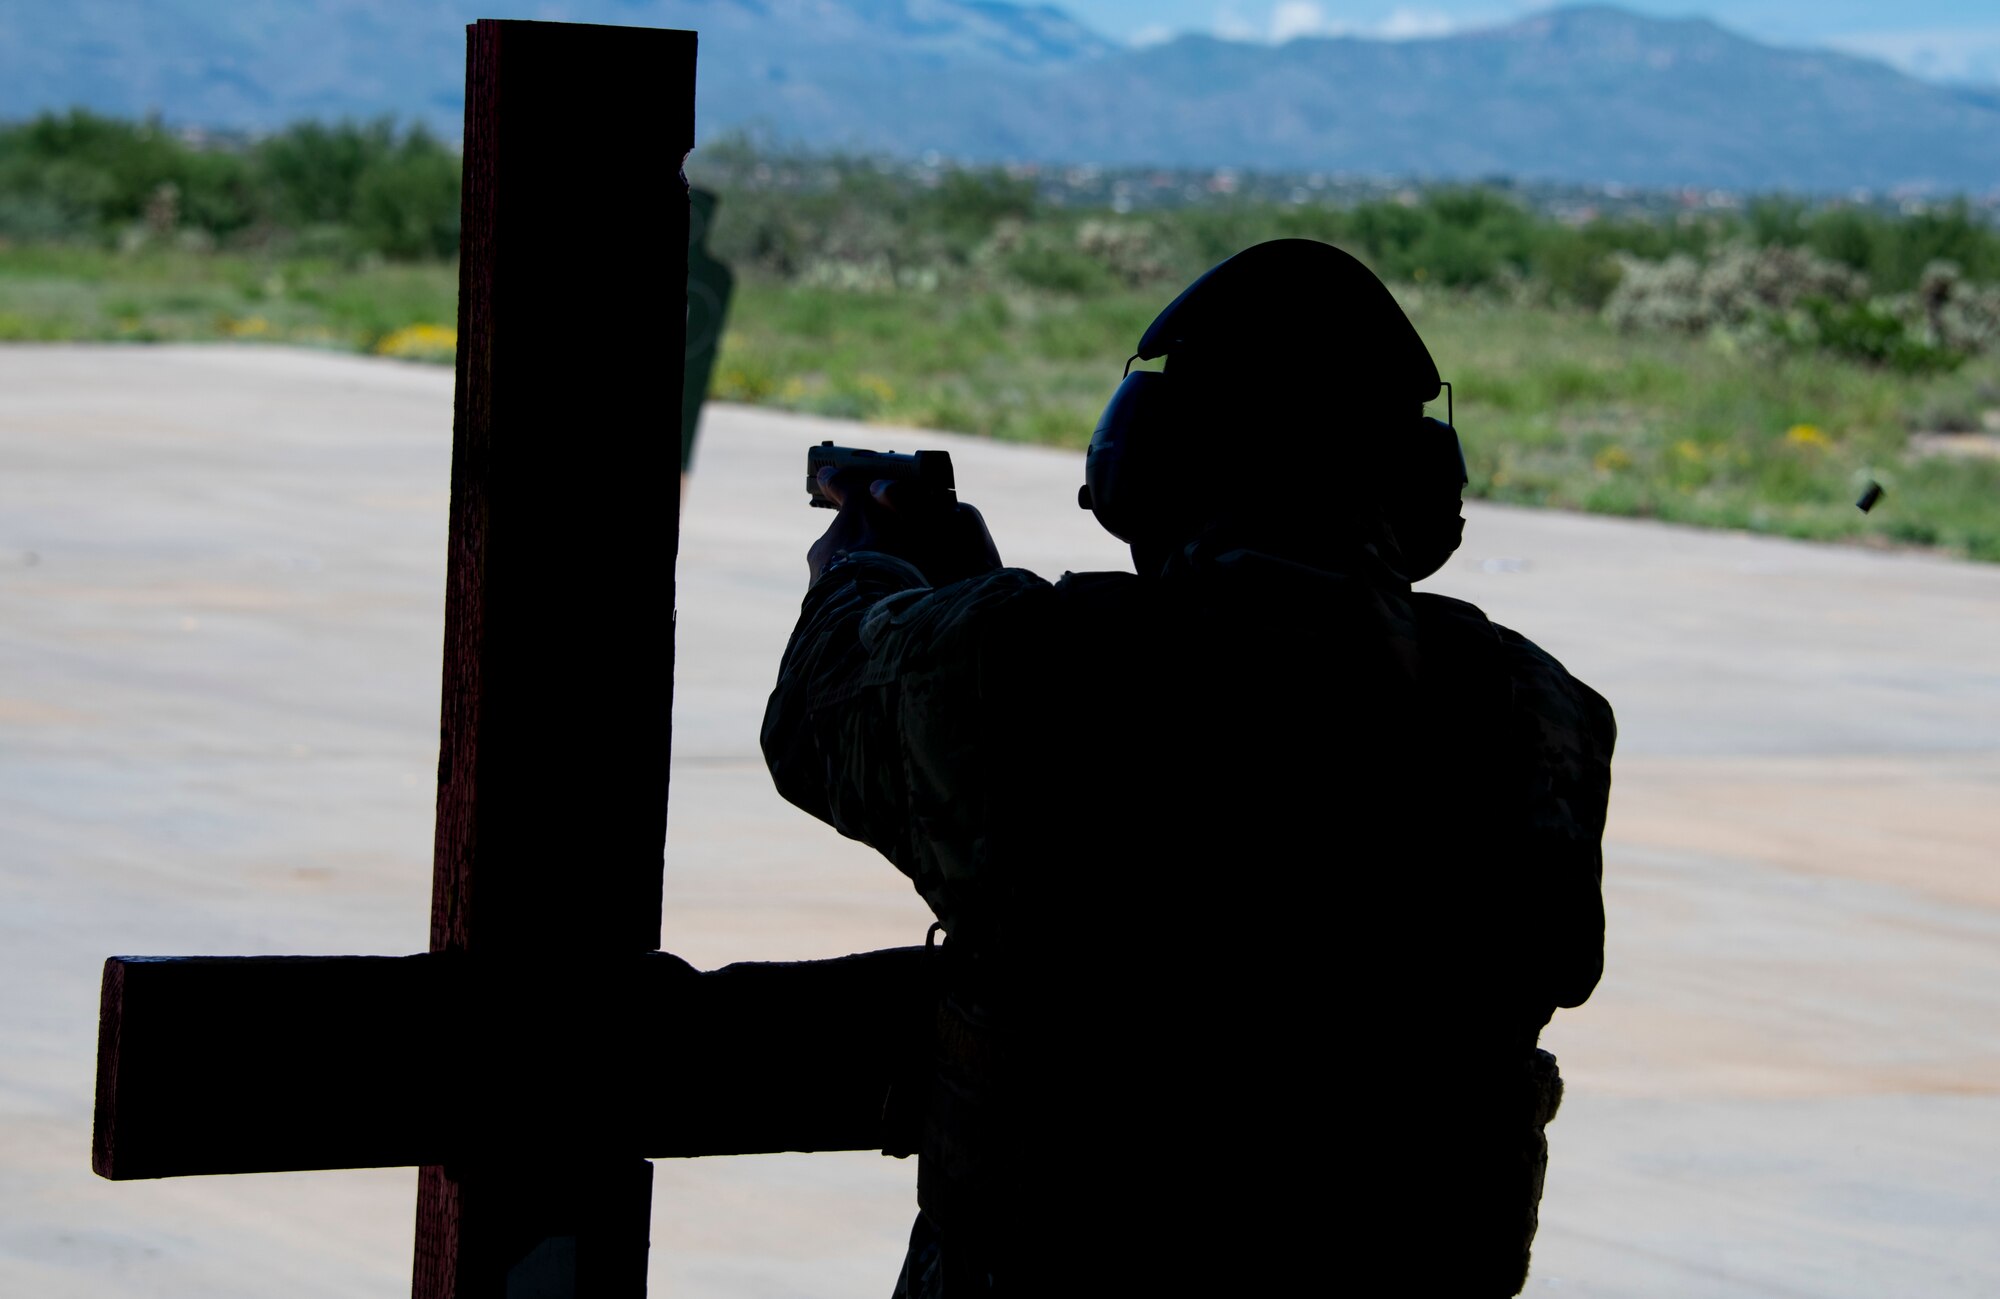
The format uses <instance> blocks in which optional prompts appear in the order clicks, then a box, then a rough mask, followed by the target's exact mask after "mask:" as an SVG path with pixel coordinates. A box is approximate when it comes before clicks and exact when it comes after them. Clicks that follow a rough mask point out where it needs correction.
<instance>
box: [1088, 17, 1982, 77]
mask: <svg viewBox="0 0 2000 1299" xmlns="http://www.w3.org/2000/svg"><path fill="white" fill-rule="evenodd" d="M1551 2H1552V0H1056V4H1057V7H1059V8H1063V9H1067V10H1068V11H1069V12H1070V13H1072V14H1074V15H1075V16H1076V17H1077V18H1079V19H1081V20H1083V21H1084V22H1085V23H1088V24H1089V25H1090V26H1092V27H1095V28H1097V29H1098V30H1099V31H1102V32H1104V33H1105V34H1106V35H1109V36H1113V37H1116V38H1118V39H1120V40H1127V41H1136V42H1141V43H1143V42H1147V41H1157V40H1165V39H1166V38H1167V37H1169V36H1172V35H1175V34H1177V33H1179V32H1184V31H1205V32H1213V33H1215V34H1217V35H1221V36H1229V37H1233V38H1236V39H1239V40H1266V41H1283V40H1288V39H1291V38H1292V37H1295V36H1311V35H1355V36H1382V37H1391V38H1403V39H1408V38H1413V37H1423V36H1438V35H1443V34H1444V33H1446V32H1451V31H1457V30H1460V29H1463V28H1469V27H1487V26H1492V25H1495V24H1497V23H1504V22H1508V21H1510V20H1512V19H1515V18H1519V17H1521V16H1523V15H1525V14H1529V13H1533V12H1536V11H1538V10H1542V9H1546V8H1549V7H1551ZM1618 3H1619V4H1620V5H1621V6H1622V7H1624V8H1628V9H1636V10H1639V11H1640V12H1643V13H1652V14H1658V15H1661V16H1663V17H1685V16H1687V15H1689V14H1700V15H1702V16H1704V17H1707V18H1712V19H1714V20H1715V21H1716V22H1719V23H1721V24H1722V25H1723V26H1725V27H1728V28H1732V29H1734V30H1735V31H1738V32H1741V33H1742V34H1744V35H1746V36H1750V37H1754V38H1756V39H1758V40H1762V41H1766V42H1769V43H1771V44H1776V45H1801V46H1831V47H1834V48H1837V49H1843V50H1849V51H1852V52H1854V53H1857V54H1866V55H1870V56H1873V57H1875V58H1880V59H1883V60H1885V61H1887V62H1889V63H1893V64H1895V65H1896V66H1897V67H1900V68H1903V69H1904V70H1905V71H1908V72H1913V73H1915V74H1917V75H1918V76H1923V77H1928V78H1931V79H1933V80H1946V81H1976V82H1984V83H1988V84H1995V85H2000V0H1893V3H1892V2H1889V0H1742V2H1741V3H1728V2H1724V3H1717V4H1713V5H1709V6H1705V7H1697V6H1695V5H1690V4H1687V3H1673V0H1666V2H1664V3H1662V2H1660V0H1618Z"/></svg>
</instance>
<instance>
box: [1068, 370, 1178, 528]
mask: <svg viewBox="0 0 2000 1299" xmlns="http://www.w3.org/2000/svg"><path fill="white" fill-rule="evenodd" d="M1134 359H1136V358H1134ZM1126 364H1127V365H1128V366H1129V365H1130V364H1131V362H1129V361H1128V362H1126ZM1172 398H1173V381H1172V380H1171V379H1169V378H1168V377H1167V376H1166V375H1164V374H1161V373H1160V372H1158V371H1156V370H1140V371H1138V372H1137V373H1131V372H1129V371H1128V372H1127V374H1126V375H1125V379H1124V382H1122V383H1120V384H1119V385H1118V391H1117V392H1114V393H1112V394H1111V400H1110V401H1109V402H1107V403H1105V406H1104V413H1103V414H1102V415H1099V416H1098V417H1097V430H1096V432H1094V433H1092V434H1091V437H1090V449H1089V450H1088V451H1086V452H1085V453H1084V457H1083V487H1082V488H1081V489H1080V490H1079V491H1078V492H1077V494H1076V503H1077V504H1078V505H1080V506H1082V507H1083V508H1084V509H1086V510H1089V511H1090V512H1091V513H1093V514H1095V515H1096V516H1097V521H1098V522H1099V523H1100V524H1102V525H1103V526H1104V530H1105V531H1106V532H1109V533H1110V534H1111V535H1112V536H1114V537H1116V538H1118V539H1119V540H1120V541H1124V542H1128V543H1134V544H1136V543H1139V542H1141V541H1144V540H1147V539H1150V538H1153V537H1158V536H1160V535H1161V534H1162V533H1163V532H1166V531H1167V530H1169V529H1170V528H1171V527H1172V525H1173V522H1174V519H1175V516H1176V515H1177V514H1178V513H1179V511H1180V510H1181V509H1184V508H1185V502H1184V501H1183V500H1182V499H1181V495H1182V494H1181V493H1180V492H1178V491H1176V490H1175V488H1176V485H1177V484H1176V480H1177V479H1178V478H1180V477H1181V476H1182V474H1184V473H1185V466H1186V458H1185V455H1184V451H1185V447H1184V446H1183V443H1184V442H1185V438H1184V437H1182V436H1181V430H1182V423H1181V421H1180V419H1178V418H1176V415H1177V412H1175V411H1174V409H1173V407H1172ZM1177 470H1179V471H1181V472H1180V473H1177V472H1176V471H1177Z"/></svg>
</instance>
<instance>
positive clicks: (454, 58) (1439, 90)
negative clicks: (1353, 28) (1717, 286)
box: [0, 0, 2000, 192]
mask: <svg viewBox="0 0 2000 1299" xmlns="http://www.w3.org/2000/svg"><path fill="white" fill-rule="evenodd" d="M471 12H472V11H471V10H468V9H466V8H464V7H463V5H462V3H461V0H317V2H316V3H312V4H304V3H300V2H299V0H66V2H65V3H62V4H55V3H46V2H44V0H4V5H3V6H0V117H8V118H14V117H21V116H24V115H27V114H30V113H33V112H36V111H39V110H41V109H45V108H56V107H64V106H68V105H72V104H81V105H86V106H89V107H92V108H95V109H98V110H101V111H106V112H115V113H123V114H138V113H144V112H147V111H154V110H157V111H158V112H160V113H162V114H163V115H164V116H165V117H166V118H168V119H169V120H171V121H174V122H177V123H189V124H198V125H205V126H219V127H238V128H252V129H255V128H263V127H272V126H276V125H279V124H282V123H284V122H288V121H291V120H293V119H296V118H299V117H306V116H321V117H324V116H341V115H351V116H377V115H380V114H383V113H394V114H397V115H399V116H403V117H415V118H421V119H423V120H426V121H428V122H430V123H431V124H432V125H434V126H436V127H437V128H438V129H439V130H441V131H444V132H447V133H453V134H455V133H456V130H457V123H458V116H459V112H460V107H461V102H462V90H461V78H462V76H463V71H462V68H463V49H464V44H463V39H464V38H463V25H464V23H465V21H466V20H467V17H468V15H469V14H470V13H471ZM533 12H534V14H535V16H537V17H542V18H561V19H567V20H571V21H580V22H606V23H631V24H641V25H650V26H671V27H691V28H694V29H696V30H698V31H700V32H701V34H702V56H701V72H700V76H701V85H700V99H699V113H700V122H699V125H700V131H701V137H702V138H704V139H713V138H715V136H716V134H717V133H718V132H719V131H722V130H726V129H732V128H747V129H751V130H754V131H757V132H759V133H761V134H763V135H766V136H768V137H770V138H772V139H775V140H777V141H780V142H783V143H787V144H797V145H807V146H814V147H839V148H850V149H860V150H869V151H883V152H888V153H893V154H904V155H908V154H915V153H918V152H922V151H925V150H937V151H939V152H941V153H943V154H946V155H948V156H954V157H960V158H966V159H982V160H995V159H1037V160H1048V161H1078V162H1100V163H1122V164H1154V163H1157V164H1167V165H1186V166H1236V167H1269V168H1284V169H1302V170H1323V171H1328V172H1354V173H1388V174H1406V175H1412V176H1423V177H1481V176H1495V175H1510V176H1517V177H1523V178H1539V179H1550V180H1564V181H1580V182H1586V183H1609V182H1622V183H1625V184H1631V185H1649V186H1651V185H1700V186H1716V187H1722V188H1730V189H1744V190H1768V189H1780V188H1784V189H1798V190H1817V191H1837V190H1847V189H1853V188H1868V189H1877V190H1880V189H1891V188H1896V187H1904V186H1907V187H1913V188H1920V189H1931V190H1971V191H1975V192H1986V191H1989V190H1992V189H1994V188H1995V187H1996V186H2000V96H1996V95H1995V94H1994V93H1993V92H1991V91H1984V92H1982V91H1978V90H1970V89H1963V88H1952V87H1946V86H1938V85H1932V84H1930V83H1927V82H1923V81H1919V80H1917V79H1915V78H1913V77H1910V76H1907V75H1904V74H1902V73H1900V72H1897V71H1895V70H1894V69H1892V68H1890V67H1889V66H1887V65H1886V64H1882V63H1877V62H1872V61H1869V60H1866V59H1863V58H1859V57H1856V56H1853V55H1847V54H1839V53H1833V52H1828V51H1820V50H1796V49H1780V48H1774V47H1772V46H1767V45H1762V44H1759V43H1757V42H1755V41H1751V40H1748V39H1746V38H1744V37H1741V36H1738V35H1735V34H1733V33H1731V32H1729V31H1726V30H1724V29H1723V28H1721V27H1719V26H1717V25H1716V24H1715V23H1712V22H1709V21H1707V20H1705V19H1699V18H1688V19H1656V18H1648V17H1642V16H1640V15H1636V14H1631V13H1627V12H1624V11H1622V10H1618V9H1614V8H1608V7H1601V6H1586V7H1577V8H1565V9H1557V10H1554V11H1551V12H1548V13H1544V14H1540V15H1537V16H1535V17H1531V18H1528V19H1525V20H1522V21H1519V22H1515V23H1512V24H1509V25H1506V26H1502V27H1496V28H1491V29H1486V30H1481V31H1468V32H1461V33H1457V34H1454V35H1450V36H1443V37H1437V38H1430V39H1423V40H1403V41H1382V40H1371V39H1361V38H1354V37H1331V38H1300V39H1297V40H1293V41H1290V42H1288V43H1286V44H1283V45H1278V46H1271V45H1261V44H1251V43H1244V42H1237V41H1225V40H1219V39H1216V38H1214V37H1208V36H1183V37H1180V38H1178V39H1176V40H1173V41H1170V42H1167V43H1165V44H1161V45H1154V46H1148V47H1146V48H1142V49H1128V48H1123V47H1120V46H1118V45H1116V44H1115V43H1113V42H1111V41H1109V40H1107V39H1105V38H1104V37H1102V36H1100V35H1098V34H1097V33H1095V32H1092V31H1091V30H1090V29H1088V28H1086V27H1084V26H1083V25H1082V24H1080V23H1078V22H1076V21H1075V20H1074V19H1072V18H1070V17H1069V16H1068V15H1066V14H1064V13H1063V12H1061V11H1060V10H1057V9H1054V8H1049V7H1046V6H1042V7H1023V6H1017V5H1010V4H1003V3H998V2H997V0H542V2H541V3H538V4H537V5H536V6H534V9H533Z"/></svg>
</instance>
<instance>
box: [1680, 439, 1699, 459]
mask: <svg viewBox="0 0 2000 1299" xmlns="http://www.w3.org/2000/svg"><path fill="white" fill-rule="evenodd" d="M1674 454H1675V455H1677V456H1679V457H1680V458H1681V459H1683V460H1686V461H1688V462H1690V463H1692V464H1700V463H1701V459H1702V450H1701V443H1699V442H1696V441H1695V440H1694V439H1692V438H1682V439H1681V440H1680V441H1678V442H1676V443H1674Z"/></svg>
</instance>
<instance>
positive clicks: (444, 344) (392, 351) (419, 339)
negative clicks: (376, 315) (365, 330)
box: [375, 324, 458, 361]
mask: <svg viewBox="0 0 2000 1299" xmlns="http://www.w3.org/2000/svg"><path fill="white" fill-rule="evenodd" d="M375 354H376V355H377V356H396V357H401V358H403V359H404V360H406V361H443V360H449V359H451V358H452V357H454V356H456V355H457V354H458V331H457V330H456V329H453V328H452V327H451V326H449V325H426V324H415V325H405V326H403V327H402V328H401V329H397V330H392V331H390V332H389V333H387V334H384V335H383V336H382V339H381V341H380V342H378V343H376V344H375Z"/></svg>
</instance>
